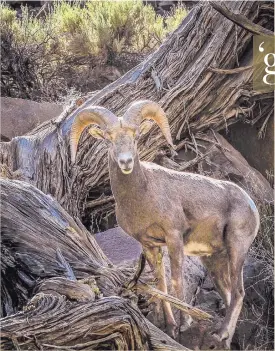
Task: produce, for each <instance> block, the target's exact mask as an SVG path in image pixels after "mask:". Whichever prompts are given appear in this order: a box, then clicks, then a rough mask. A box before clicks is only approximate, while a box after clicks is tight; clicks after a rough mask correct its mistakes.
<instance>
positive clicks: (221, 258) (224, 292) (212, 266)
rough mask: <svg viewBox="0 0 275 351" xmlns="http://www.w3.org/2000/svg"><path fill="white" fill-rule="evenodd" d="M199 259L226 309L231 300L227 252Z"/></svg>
mask: <svg viewBox="0 0 275 351" xmlns="http://www.w3.org/2000/svg"><path fill="white" fill-rule="evenodd" d="M201 261H202V263H203V265H204V266H205V268H206V269H207V272H208V274H209V275H210V277H211V279H212V281H213V283H214V285H215V287H216V289H217V291H218V293H219V294H220V295H221V298H222V299H223V302H224V304H225V308H226V309H228V307H229V305H230V301H231V279H230V271H229V260H228V255H227V252H222V253H217V254H214V255H212V256H209V257H208V256H203V257H201Z"/></svg>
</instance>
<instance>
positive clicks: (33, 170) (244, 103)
mask: <svg viewBox="0 0 275 351" xmlns="http://www.w3.org/2000/svg"><path fill="white" fill-rule="evenodd" d="M268 4H269V3H268V2H267V3H265V2H256V1H236V2H233V1H229V2H225V3H223V5H224V6H226V7H227V9H228V11H230V13H238V14H239V15H241V16H245V17H246V18H247V19H248V20H249V21H250V22H251V21H252V22H253V23H255V24H257V25H259V26H261V27H265V28H266V29H267V30H269V31H270V30H272V29H273V23H272V22H273V21H272V20H271V19H270V18H271V17H272V14H273V12H272V6H267V5H268ZM267 13H268V14H269V15H270V16H271V17H270V16H263V14H267ZM250 22H249V23H250ZM251 57H252V34H251V32H249V31H247V30H246V29H244V28H241V27H240V26H238V25H236V24H235V23H233V22H232V21H231V20H229V19H227V18H225V17H224V16H223V15H222V14H220V13H219V12H217V11H216V10H215V9H214V8H213V7H212V6H211V5H210V4H207V3H201V4H199V5H197V6H196V7H194V8H193V10H192V11H191V12H190V13H189V15H188V16H187V17H186V19H184V21H183V22H182V24H181V25H180V26H179V28H178V29H177V30H176V31H175V32H174V33H173V34H172V35H170V36H169V37H168V39H167V40H166V41H165V42H164V44H163V45H162V46H161V47H160V48H159V49H158V50H157V51H156V52H155V53H153V54H152V55H151V56H149V57H148V58H147V59H146V60H145V61H144V62H142V63H141V64H140V65H138V66H137V67H135V68H134V69H132V70H131V71H129V72H128V73H127V74H125V75H124V76H123V77H121V78H120V79H118V80H117V81H115V82H114V83H112V84H110V85H109V86H107V87H105V88H104V89H102V90H101V91H99V92H96V93H95V94H93V95H92V96H89V97H88V98H87V99H86V100H85V98H84V100H83V104H82V105H81V106H80V107H78V106H77V105H73V104H72V106H71V107H70V108H68V110H67V112H64V113H63V114H62V115H61V116H60V117H59V118H57V119H56V120H52V121H50V122H47V123H45V124H43V125H41V126H40V127H38V128H37V129H36V130H34V131H32V132H31V133H29V134H28V135H26V136H22V137H17V138H14V139H13V140H12V141H11V142H8V143H1V153H0V162H1V163H4V164H6V165H7V166H8V167H9V168H10V169H11V170H12V171H13V172H16V174H17V175H18V177H21V179H24V180H26V181H28V182H30V183H32V184H34V185H35V186H37V187H38V188H39V189H41V190H42V191H43V192H44V193H46V194H51V195H52V196H54V197H55V198H56V199H57V200H58V201H59V203H60V204H61V206H63V207H64V208H65V209H66V210H67V211H68V212H69V213H70V214H71V215H73V216H74V217H79V218H80V217H82V219H84V220H85V223H86V224H87V225H93V226H94V225H95V224H96V223H97V222H98V221H99V220H100V218H101V216H108V214H109V213H112V212H113V211H114V201H113V197H112V195H111V190H110V186H109V175H108V169H107V157H106V152H107V146H106V145H105V143H104V142H101V141H95V140H93V139H92V138H91V137H90V136H88V134H87V133H86V134H85V133H84V135H83V137H82V141H81V143H80V148H79V152H78V155H77V162H76V164H75V165H74V166H72V164H71V160H70V156H69V144H68V138H69V133H70V126H71V123H72V121H73V119H74V116H75V114H76V113H77V111H78V109H81V108H83V107H84V106H87V105H89V104H93V105H102V106H105V107H107V108H109V109H111V110H112V111H113V112H115V113H117V114H121V113H122V112H124V111H125V109H126V108H127V106H128V104H129V103H130V102H132V101H134V100H137V99H141V98H150V99H152V100H156V101H159V102H160V104H161V105H162V107H163V108H164V109H165V111H166V112H167V115H168V118H169V123H170V126H171V130H172V136H173V139H174V142H175V143H176V144H177V149H178V150H179V149H181V148H182V147H183V145H185V144H188V145H189V147H190V148H193V149H194V150H196V137H198V136H201V133H203V132H205V131H206V130H208V129H209V128H212V129H214V130H220V129H224V128H226V127H227V126H229V125H230V124H233V123H236V122H237V121H239V120H240V119H242V120H244V119H245V120H246V121H247V122H248V123H253V121H255V120H256V119H257V120H259V119H261V118H266V116H267V115H268V114H269V113H270V111H271V110H272V108H273V107H272V106H273V94H271V93H261V92H257V91H253V89H252V70H251V69H250V66H251ZM217 70H218V71H217ZM228 73H232V74H228ZM165 146H166V144H165V141H164V138H163V137H162V136H161V135H160V132H159V130H158V129H157V128H156V127H155V128H154V129H153V130H152V131H151V133H150V135H148V136H145V137H144V138H143V139H142V140H141V142H140V155H141V158H142V159H144V160H153V159H154V158H155V157H156V155H157V154H158V153H159V152H160V150H161V149H163V148H164V147H165Z"/></svg>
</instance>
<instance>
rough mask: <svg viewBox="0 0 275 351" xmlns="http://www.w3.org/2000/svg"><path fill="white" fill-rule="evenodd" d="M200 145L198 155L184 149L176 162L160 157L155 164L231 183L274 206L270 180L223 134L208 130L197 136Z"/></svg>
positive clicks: (262, 201) (259, 200)
mask: <svg viewBox="0 0 275 351" xmlns="http://www.w3.org/2000/svg"><path fill="white" fill-rule="evenodd" d="M197 142H198V145H197V147H198V155H196V153H195V152H194V151H190V150H187V151H186V150H184V149H182V150H180V151H179V152H178V156H177V158H175V161H173V160H171V159H168V157H166V156H163V155H159V157H158V159H157V160H156V162H157V163H159V164H161V165H162V166H164V167H167V168H172V169H175V170H179V171H181V170H185V171H192V172H195V173H200V174H203V175H207V176H211V177H213V178H217V179H224V180H230V181H232V182H234V183H236V184H238V185H239V186H240V187H242V188H243V189H244V190H246V191H247V193H248V194H249V195H250V196H251V197H252V198H253V200H254V201H255V202H256V203H258V202H260V203H273V200H274V193H273V189H272V187H271V185H270V183H269V182H268V180H267V179H266V178H265V177H264V176H263V175H262V174H261V172H259V171H258V170H257V169H255V168H253V167H251V165H250V164H249V163H248V162H247V160H246V159H245V158H244V157H243V156H242V154H241V153H240V152H239V151H238V150H236V149H235V148H234V147H233V146H232V145H231V144H230V143H229V142H228V141H227V140H226V139H225V138H224V137H223V136H222V135H221V134H219V133H214V132H212V131H209V132H207V133H206V134H204V135H201V136H198V138H197Z"/></svg>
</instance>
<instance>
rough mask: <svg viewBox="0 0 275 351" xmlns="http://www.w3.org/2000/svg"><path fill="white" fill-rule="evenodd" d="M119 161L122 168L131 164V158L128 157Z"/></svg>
mask: <svg viewBox="0 0 275 351" xmlns="http://www.w3.org/2000/svg"><path fill="white" fill-rule="evenodd" d="M119 161H120V164H121V165H122V166H125V167H127V166H129V164H131V163H132V162H133V159H132V157H128V158H126V159H120V160H119Z"/></svg>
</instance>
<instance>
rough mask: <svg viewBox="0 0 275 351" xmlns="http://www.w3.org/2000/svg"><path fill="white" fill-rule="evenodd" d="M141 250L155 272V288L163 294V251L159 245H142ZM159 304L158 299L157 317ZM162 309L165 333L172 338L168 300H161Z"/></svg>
mask: <svg viewBox="0 0 275 351" xmlns="http://www.w3.org/2000/svg"><path fill="white" fill-rule="evenodd" d="M143 251H144V253H145V256H146V259H147V261H148V263H149V265H150V267H151V269H152V270H153V271H154V272H155V275H156V278H157V280H158V282H157V288H158V289H159V290H161V291H163V292H164V293H165V294H167V284H166V277H165V267H164V263H163V258H162V256H163V253H162V249H161V247H143ZM161 305H162V303H161V301H158V304H157V308H156V311H155V312H156V314H157V316H158V317H159V314H160V307H161ZM163 311H164V318H165V322H166V329H167V333H168V334H169V335H170V336H171V337H173V338H174V337H175V331H176V321H175V318H174V315H173V312H172V309H171V305H170V303H169V302H166V301H164V302H163Z"/></svg>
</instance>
